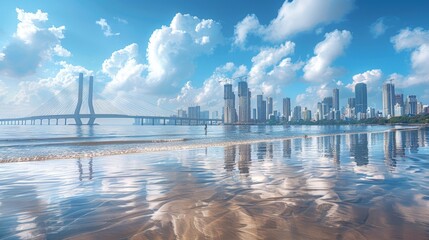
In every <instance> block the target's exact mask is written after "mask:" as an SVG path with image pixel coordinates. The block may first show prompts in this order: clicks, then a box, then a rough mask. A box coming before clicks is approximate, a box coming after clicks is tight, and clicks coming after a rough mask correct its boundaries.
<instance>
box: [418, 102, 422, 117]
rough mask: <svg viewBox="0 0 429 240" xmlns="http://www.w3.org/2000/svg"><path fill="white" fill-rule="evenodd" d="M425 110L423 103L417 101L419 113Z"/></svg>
mask: <svg viewBox="0 0 429 240" xmlns="http://www.w3.org/2000/svg"><path fill="white" fill-rule="evenodd" d="M422 113H424V112H423V103H422V102H417V114H422Z"/></svg>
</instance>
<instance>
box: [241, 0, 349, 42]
mask: <svg viewBox="0 0 429 240" xmlns="http://www.w3.org/2000/svg"><path fill="white" fill-rule="evenodd" d="M353 7H354V0H325V1H318V0H294V1H289V0H286V1H285V2H284V3H283V5H282V7H281V8H280V9H279V11H278V14H277V17H276V18H275V19H273V20H272V21H271V22H270V24H269V25H268V26H263V25H261V24H259V21H258V19H257V17H256V16H255V15H248V16H247V17H246V18H244V19H243V20H242V21H241V22H239V23H238V24H237V25H236V27H235V43H236V44H243V43H244V42H245V39H246V37H247V36H248V35H249V34H255V35H259V36H262V37H263V38H264V39H265V40H268V41H275V42H277V41H283V40H285V39H287V38H288V37H290V36H291V35H294V34H297V33H300V32H303V31H310V30H312V29H315V28H316V27H318V26H320V25H327V24H330V23H333V22H338V21H340V20H342V19H343V18H344V16H345V15H347V14H348V13H349V12H350V11H351V10H352V9H353Z"/></svg>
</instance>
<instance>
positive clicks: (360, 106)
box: [355, 83, 368, 118]
mask: <svg viewBox="0 0 429 240" xmlns="http://www.w3.org/2000/svg"><path fill="white" fill-rule="evenodd" d="M367 101H368V96H367V91H366V84H365V83H358V84H356V86H355V104H356V106H355V109H356V111H355V112H356V115H359V114H360V113H365V114H366V109H367V108H368V103H367ZM359 118H360V117H359Z"/></svg>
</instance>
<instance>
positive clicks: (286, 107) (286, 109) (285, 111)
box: [283, 97, 291, 122]
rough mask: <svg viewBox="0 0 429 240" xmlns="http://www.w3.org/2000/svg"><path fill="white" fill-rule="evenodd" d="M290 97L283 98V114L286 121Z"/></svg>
mask: <svg viewBox="0 0 429 240" xmlns="http://www.w3.org/2000/svg"><path fill="white" fill-rule="evenodd" d="M290 112H291V109H290V98H288V97H287V98H283V116H284V117H285V119H286V122H288V121H289V117H290Z"/></svg>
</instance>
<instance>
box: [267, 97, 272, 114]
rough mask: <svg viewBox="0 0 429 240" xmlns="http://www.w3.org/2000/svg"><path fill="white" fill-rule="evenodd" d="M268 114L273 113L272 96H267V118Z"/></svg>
mask: <svg viewBox="0 0 429 240" xmlns="http://www.w3.org/2000/svg"><path fill="white" fill-rule="evenodd" d="M270 114H273V98H272V97H267V118H269V116H270Z"/></svg>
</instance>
